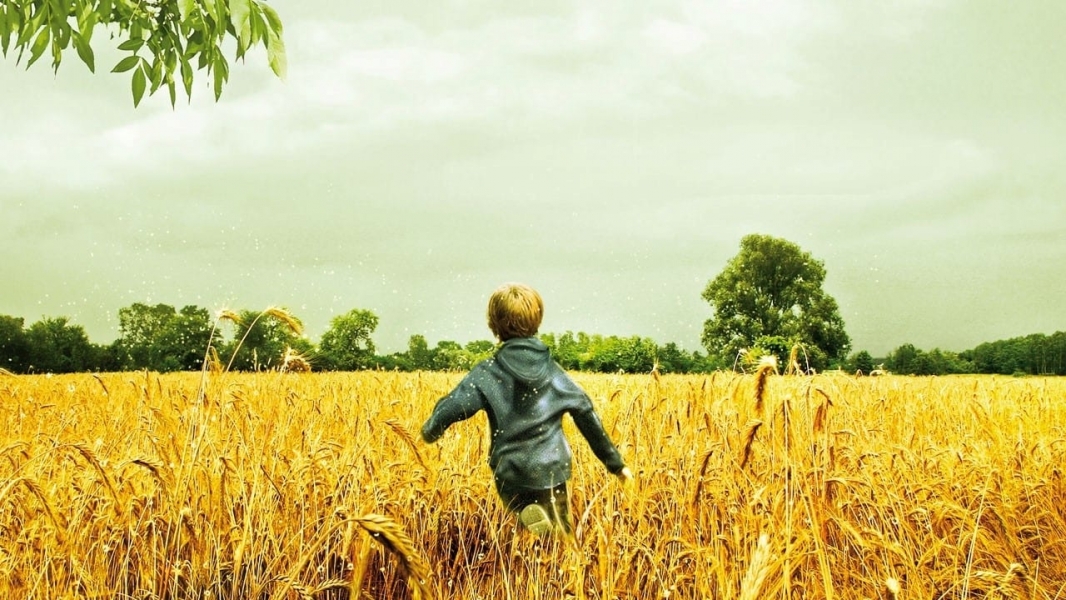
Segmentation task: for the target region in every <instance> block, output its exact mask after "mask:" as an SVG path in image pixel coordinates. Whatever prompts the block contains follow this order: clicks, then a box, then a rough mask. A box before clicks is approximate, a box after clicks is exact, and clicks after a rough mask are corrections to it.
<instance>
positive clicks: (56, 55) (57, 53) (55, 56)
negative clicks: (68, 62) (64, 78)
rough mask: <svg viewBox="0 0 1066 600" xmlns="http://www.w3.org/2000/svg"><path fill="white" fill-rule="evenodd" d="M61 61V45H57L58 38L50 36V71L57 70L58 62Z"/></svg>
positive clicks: (55, 71)
mask: <svg viewBox="0 0 1066 600" xmlns="http://www.w3.org/2000/svg"><path fill="white" fill-rule="evenodd" d="M61 62H63V46H60V45H59V40H58V39H57V38H55V37H53V38H52V72H53V73H58V72H59V63H61Z"/></svg>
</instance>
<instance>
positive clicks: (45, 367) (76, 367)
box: [26, 317, 99, 373]
mask: <svg viewBox="0 0 1066 600" xmlns="http://www.w3.org/2000/svg"><path fill="white" fill-rule="evenodd" d="M26 339H27V341H28V342H29V346H30V361H31V363H30V370H31V371H36V372H38V373H76V372H78V371H87V370H90V369H92V368H93V367H94V366H95V362H96V354H97V352H98V351H99V350H98V349H97V348H96V347H94V346H93V345H92V344H91V343H90V342H89V336H87V335H86V334H85V328H84V327H82V326H81V325H71V324H70V320H69V319H67V318H66V317H55V318H44V319H41V320H40V321H37V322H36V323H34V324H33V325H30V328H29V329H28V330H27V331H26Z"/></svg>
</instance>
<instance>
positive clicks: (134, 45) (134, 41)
mask: <svg viewBox="0 0 1066 600" xmlns="http://www.w3.org/2000/svg"><path fill="white" fill-rule="evenodd" d="M143 45H144V39H142V38H131V39H128V40H126V41H125V42H122V43H121V44H119V45H118V49H119V50H124V51H126V52H136V51H138V50H140V49H141V46H143Z"/></svg>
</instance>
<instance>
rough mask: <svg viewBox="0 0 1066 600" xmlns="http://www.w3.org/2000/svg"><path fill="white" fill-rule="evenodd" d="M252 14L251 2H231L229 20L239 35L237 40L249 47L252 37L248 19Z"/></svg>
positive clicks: (243, 0) (231, 0)
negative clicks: (249, 39)
mask: <svg viewBox="0 0 1066 600" xmlns="http://www.w3.org/2000/svg"><path fill="white" fill-rule="evenodd" d="M251 13H252V6H251V0H229V20H230V23H232V24H233V30H234V31H235V32H236V33H237V40H238V41H239V42H240V43H241V44H243V45H244V46H246V47H247V45H248V38H249V37H251V33H250V25H249V23H248V19H249V17H250V16H251Z"/></svg>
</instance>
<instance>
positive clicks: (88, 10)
mask: <svg viewBox="0 0 1066 600" xmlns="http://www.w3.org/2000/svg"><path fill="white" fill-rule="evenodd" d="M99 22H100V15H98V14H96V12H95V11H94V10H93V8H92V5H91V4H90V3H88V2H86V3H85V4H83V5H82V6H81V10H80V11H79V12H78V31H79V32H81V37H83V38H84V39H85V42H86V43H88V42H91V41H92V39H93V28H94V27H96V24H97V23H99Z"/></svg>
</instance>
